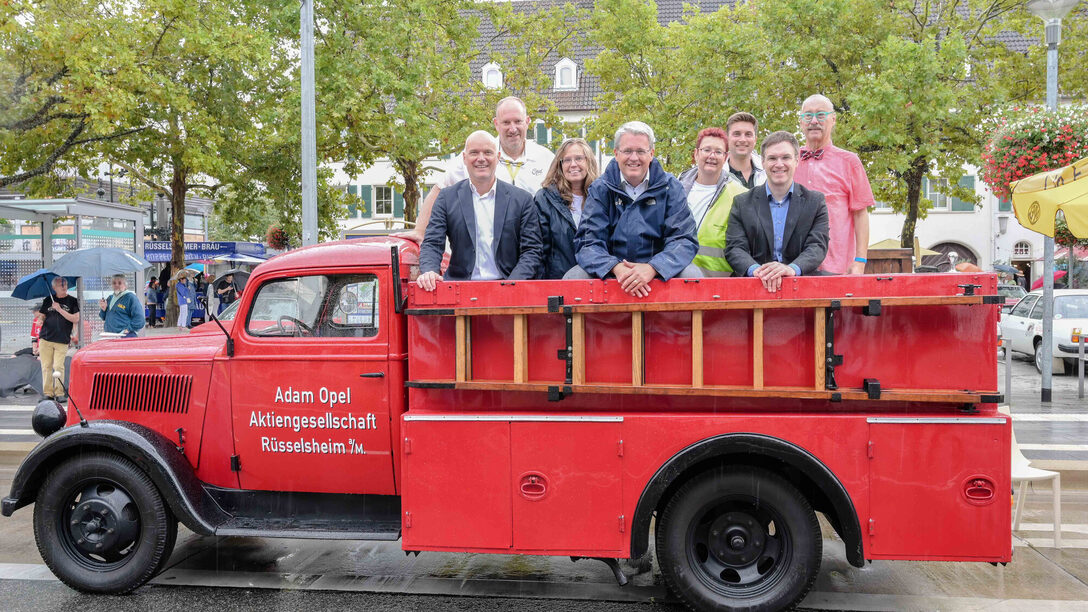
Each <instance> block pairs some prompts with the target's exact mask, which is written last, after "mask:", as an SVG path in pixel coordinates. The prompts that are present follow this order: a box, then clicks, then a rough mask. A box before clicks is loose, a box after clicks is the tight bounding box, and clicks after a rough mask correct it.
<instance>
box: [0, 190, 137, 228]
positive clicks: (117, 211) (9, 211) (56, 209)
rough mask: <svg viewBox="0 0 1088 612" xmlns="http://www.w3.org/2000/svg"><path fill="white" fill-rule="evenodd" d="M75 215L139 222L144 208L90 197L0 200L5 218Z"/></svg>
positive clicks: (40, 219) (46, 218)
mask: <svg viewBox="0 0 1088 612" xmlns="http://www.w3.org/2000/svg"><path fill="white" fill-rule="evenodd" d="M75 215H83V216H86V217H103V218H108V219H125V220H127V221H135V222H137V223H139V224H141V225H142V222H143V220H144V213H143V210H141V209H139V208H136V207H133V206H129V205H128V204H119V203H117V202H104V201H102V200H91V199H89V198H56V199H45V200H30V199H23V200H0V218H4V219H19V220H22V221H37V222H39V223H41V222H43V221H52V220H53V219H56V218H58V217H73V216H75ZM140 229H141V233H140V235H142V230H143V228H142V227H141V228H140Z"/></svg>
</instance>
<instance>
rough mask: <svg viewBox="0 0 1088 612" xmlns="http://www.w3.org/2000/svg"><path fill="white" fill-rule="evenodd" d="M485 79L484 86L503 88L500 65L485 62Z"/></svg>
mask: <svg viewBox="0 0 1088 612" xmlns="http://www.w3.org/2000/svg"><path fill="white" fill-rule="evenodd" d="M483 79H484V87H486V88H488V89H501V88H502V70H499V65H498V64H496V63H494V62H490V63H487V64H484V68H483Z"/></svg>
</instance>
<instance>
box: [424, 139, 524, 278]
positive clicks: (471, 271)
mask: <svg viewBox="0 0 1088 612" xmlns="http://www.w3.org/2000/svg"><path fill="white" fill-rule="evenodd" d="M462 156H463V158H464V162H465V168H466V169H467V170H468V178H467V179H465V180H463V181H460V182H458V183H455V184H453V185H451V186H450V187H448V188H446V189H443V190H442V191H441V192H439V194H438V199H437V200H435V203H434V208H433V210H432V211H431V219H430V221H429V222H428V223H427V230H426V232H425V234H424V236H423V243H422V245H421V246H420V250H419V268H420V271H421V274H420V275H419V277H418V278H417V279H416V284H417V285H419V287H420V288H422V289H425V290H427V291H434V289H435V287H436V286H437V283H438V281H441V280H443V277H442V275H441V266H442V253H443V251H444V250H445V247H446V239H447V238H448V239H449V241H450V251H451V253H450V265H449V268H447V269H446V276H445V278H446V279H448V280H501V279H514V280H520V279H530V278H534V277H535V276H536V273H537V269H538V268H539V267H540V263H541V257H542V254H543V246H542V244H541V242H540V221H539V218H538V217H537V212H536V207H535V206H533V197H532V195H531V194H530V193H529V192H527V191H525V190H524V189H521V188H519V187H514V186H513V185H511V184H509V183H505V182H503V181H496V180H495V169H496V167H497V166H498V164H499V149H498V143H497V142H496V141H495V138H494V137H493V136H491V134H488V133H487V132H484V131H477V132H473V133H472V134H470V135H469V137H468V139H466V140H465V151H464V153H462Z"/></svg>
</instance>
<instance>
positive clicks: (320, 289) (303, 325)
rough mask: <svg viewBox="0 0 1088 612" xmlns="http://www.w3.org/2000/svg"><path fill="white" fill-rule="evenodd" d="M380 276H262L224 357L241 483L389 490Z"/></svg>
mask: <svg viewBox="0 0 1088 612" xmlns="http://www.w3.org/2000/svg"><path fill="white" fill-rule="evenodd" d="M387 275H388V272H387V271H386V270H382V269H375V270H373V271H365V270H364V271H361V272H352V273H343V272H334V271H329V272H326V273H320V272H314V271H306V273H305V274H301V273H300V274H299V275H297V276H283V277H277V278H271V279H267V280H263V281H261V285H260V286H259V287H258V288H257V291H256V292H255V294H254V297H253V298H252V300H251V301H250V302H249V304H248V308H247V309H246V314H245V318H244V320H239V321H237V322H236V324H235V325H236V326H237V327H240V330H239V331H240V333H236V334H235V335H234V337H235V354H234V358H233V359H232V360H231V367H232V368H233V373H232V381H233V384H232V386H231V395H232V397H231V404H232V410H233V422H234V435H235V452H236V453H237V456H238V459H237V464H236V466H235V467H236V468H237V469H238V470H239V479H240V483H241V487H242V488H243V489H261V490H273V491H304V492H316V493H359V494H376V495H391V494H393V493H394V485H393V461H392V453H391V447H390V445H391V439H390V415H389V390H388V386H387V381H388V376H387V374H388V370H389V340H388V339H389V337H390V335H389V332H388V330H387V327H388V316H387V314H386V312H385V310H386V309H384V308H382V307H381V304H382V303H383V296H384V293H383V292H384V291H387V287H388V285H389V283H388V277H387ZM384 303H386V304H387V303H389V302H388V301H384Z"/></svg>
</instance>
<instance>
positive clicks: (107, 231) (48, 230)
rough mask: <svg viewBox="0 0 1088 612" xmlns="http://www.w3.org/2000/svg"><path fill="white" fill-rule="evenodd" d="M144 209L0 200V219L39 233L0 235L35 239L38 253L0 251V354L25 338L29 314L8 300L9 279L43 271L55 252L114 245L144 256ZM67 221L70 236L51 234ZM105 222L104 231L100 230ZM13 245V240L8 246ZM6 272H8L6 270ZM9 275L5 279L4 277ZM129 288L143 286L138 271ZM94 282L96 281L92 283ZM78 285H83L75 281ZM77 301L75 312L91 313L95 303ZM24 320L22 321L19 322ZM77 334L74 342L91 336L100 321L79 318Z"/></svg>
mask: <svg viewBox="0 0 1088 612" xmlns="http://www.w3.org/2000/svg"><path fill="white" fill-rule="evenodd" d="M144 218H145V217H144V211H143V209H142V208H138V207H135V206H130V205H128V204H121V203H117V202H106V201H102V200H96V199H92V198H85V197H75V198H54V199H29V198H27V199H11V200H0V219H10V220H19V221H24V222H28V223H33V224H36V225H39V226H40V228H41V231H40V234H37V233H27V232H26V227H25V226H24V228H23V233H19V234H15V235H11V236H0V239H3V240H10V241H16V240H19V241H23V242H24V243H26V242H27V241H40V244H41V247H40V250H39V249H27V248H26V245H25V244H24V248H23V250H21V251H19V250H16V249H12V248H6V249H0V263H3V265H4V270H6V271H8V272H10V274H8V273H4V274H2V275H0V276H2V277H3V278H0V321H2V322H3V323H4V327H5V328H8V327H9V325H10V326H11V330H10V331H9V329H4V330H3V334H2V335H0V353H10V352H13V351H12V350H11V349H12V348H15V347H14V345H11V346H9V345H10V344H11V342H12V341H13V339H14V338H15V337H18V338H22V337H23V336H26V338H29V329H30V318H31V315H30V313H29V310H28V309H27V307H26V304H25V303H23V301H22V300H15V299H13V298H11V297H10V292H11V290H12V289H13V288H14V287H13V286H8V284H9V282H8V281H9V280H10V281H11V284H12V285H13V284H14V282H15V280H13V279H18V278H19V277H20V276H22V275H24V274H29V273H31V272H33V271H34V270H37V269H38V268H48V267H50V266H52V265H53V262H54V260H55V259H56V258H57V257H59V255H61V254H63V252H62V253H59V254H58V253H55V251H58V250H59V251H65V252H66V251H71V250H77V249H81V248H86V247H99V246H101V247H118V248H122V249H125V250H128V251H132V252H133V253H135V254H137V255H139V256H140V257H143V256H144ZM68 220H72V221H74V223H73V227H74V234H69V233H65V234H60V235H58V234H56V232H55V230H56V229H57V227H58V225H60V224H65V225H66V224H67V221H68ZM103 224H107V227H100V226H102V225H103ZM61 237H62V238H63V239H64V240H65V241H66V242H65V243H64V244H62V245H60V247H61V248H56V247H57V245H55V244H54V242H55V239H58V238H61ZM12 244H14V242H12ZM8 268H10V270H8ZM9 276H10V277H12V278H11V279H9V278H8V277H9ZM131 280H133V282H134V284H133V286H132V289H133V290H134V291H137V292H139V291H140V290H141V288H142V287H143V283H144V271H143V270H140V271H138V272H136V274H135V278H134V279H131ZM95 282H96V283H97V282H99V281H97V280H96V281H95ZM81 284H83V283H81ZM84 293H85V292H84V291H83V290H81V291H80V300H81V302H82V301H84V300H87V299H88V296H86V295H85V294H84ZM91 299H94V298H91ZM87 306H88V304H85V303H81V304H80V309H81V310H83V311H85V312H94V310H96V309H97V305H95V304H90V306H91V307H92V309H88V308H87ZM24 319H25V320H24ZM84 321H85V322H86V324H85V325H81V327H82V330H81V334H80V341H81V342H86V341H88V340H89V338H90V337H91V334H93V331H94V330H92V329H89V328H91V327H94V326H96V325H98V324H99V323H100V321H99V319H98V317H81V323H83V322H84Z"/></svg>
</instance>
